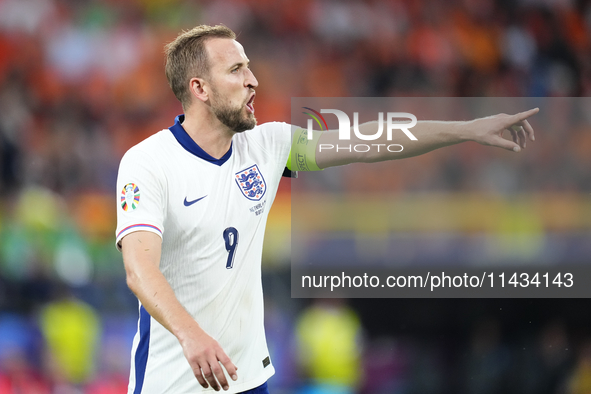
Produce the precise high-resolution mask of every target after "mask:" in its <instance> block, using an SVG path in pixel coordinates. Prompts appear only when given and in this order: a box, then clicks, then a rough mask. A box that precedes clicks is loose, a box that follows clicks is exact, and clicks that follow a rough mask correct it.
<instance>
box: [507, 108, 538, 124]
mask: <svg viewBox="0 0 591 394" xmlns="http://www.w3.org/2000/svg"><path fill="white" fill-rule="evenodd" d="M538 112H540V109H539V108H532V109H530V110H528V111H524V112H520V113H518V114H515V115H513V116H512V117H511V123H512V124H515V123H519V122H521V121H522V120H525V119H527V118H529V117H530V116H532V115H535V114H537V113H538Z"/></svg>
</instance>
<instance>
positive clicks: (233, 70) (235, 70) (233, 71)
mask: <svg viewBox="0 0 591 394" xmlns="http://www.w3.org/2000/svg"><path fill="white" fill-rule="evenodd" d="M239 68H240V67H234V68H233V69H232V71H231V73H232V74H236V73H237V72H238V69H239Z"/></svg>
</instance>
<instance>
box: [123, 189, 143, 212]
mask: <svg viewBox="0 0 591 394" xmlns="http://www.w3.org/2000/svg"><path fill="white" fill-rule="evenodd" d="M139 205H140V188H139V187H138V186H137V185H136V184H135V183H128V184H127V185H125V186H123V190H121V208H123V210H124V211H128V210H130V207H131V210H132V211H133V210H134V209H137V207H138V206H139Z"/></svg>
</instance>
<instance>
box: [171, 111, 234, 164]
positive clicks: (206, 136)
mask: <svg viewBox="0 0 591 394" xmlns="http://www.w3.org/2000/svg"><path fill="white" fill-rule="evenodd" d="M183 128H184V129H185V131H186V132H187V134H189V136H190V137H191V138H192V139H193V141H195V143H196V144H197V145H199V146H200V147H201V149H203V150H204V151H205V152H207V154H209V155H210V156H212V157H215V158H216V159H219V158H221V157H222V156H224V155H225V154H226V152H228V150H229V149H230V146H231V144H232V137H233V136H234V134H235V133H234V132H233V131H232V130H230V129H228V128H227V127H226V126H224V125H223V124H222V123H220V121H219V120H218V119H217V117H216V116H215V115H214V114H213V113H212V112H211V110H210V109H209V107H203V108H202V107H201V106H198V105H192V106H191V107H189V108H187V110H186V112H185V120H184V122H183Z"/></svg>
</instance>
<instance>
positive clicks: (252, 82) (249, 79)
mask: <svg viewBox="0 0 591 394" xmlns="http://www.w3.org/2000/svg"><path fill="white" fill-rule="evenodd" d="M244 86H246V87H248V88H253V89H254V88H256V87H257V86H259V81H257V79H256V77H255V76H254V74H253V73H252V71H251V70H250V68H247V69H246V78H245V79H244Z"/></svg>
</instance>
